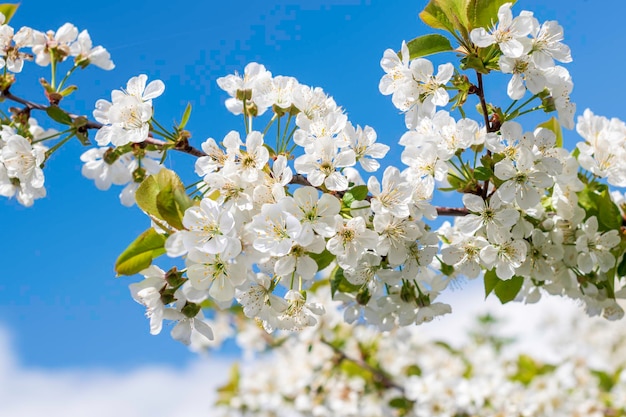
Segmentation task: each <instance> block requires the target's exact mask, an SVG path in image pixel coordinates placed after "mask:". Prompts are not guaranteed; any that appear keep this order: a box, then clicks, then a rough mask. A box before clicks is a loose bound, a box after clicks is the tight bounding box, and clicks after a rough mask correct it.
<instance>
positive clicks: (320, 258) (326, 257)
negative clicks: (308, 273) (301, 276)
mask: <svg viewBox="0 0 626 417" xmlns="http://www.w3.org/2000/svg"><path fill="white" fill-rule="evenodd" d="M309 256H310V257H311V258H313V260H314V261H315V263H317V270H318V271H321V270H322V269H324V268H326V267H327V266H328V265H330V264H331V262H332V261H334V260H335V255H333V254H332V253H330V252H328V250H327V249H324V251H322V253H310V252H309Z"/></svg>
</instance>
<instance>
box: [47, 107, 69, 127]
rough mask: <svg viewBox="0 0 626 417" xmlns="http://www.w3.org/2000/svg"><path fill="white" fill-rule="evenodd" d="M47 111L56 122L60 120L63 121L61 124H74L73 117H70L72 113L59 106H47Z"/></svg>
mask: <svg viewBox="0 0 626 417" xmlns="http://www.w3.org/2000/svg"><path fill="white" fill-rule="evenodd" d="M46 113H47V114H48V116H50V118H51V119H52V120H54V121H55V122H58V123H61V124H64V125H71V124H72V118H71V117H70V115H69V114H67V113H65V111H63V110H62V109H60V108H59V107H57V106H50V107H47V108H46Z"/></svg>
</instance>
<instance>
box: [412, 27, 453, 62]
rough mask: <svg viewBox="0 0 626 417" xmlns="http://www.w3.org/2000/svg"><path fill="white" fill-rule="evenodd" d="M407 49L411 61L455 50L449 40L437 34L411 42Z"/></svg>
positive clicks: (420, 37)
mask: <svg viewBox="0 0 626 417" xmlns="http://www.w3.org/2000/svg"><path fill="white" fill-rule="evenodd" d="M407 47H408V48H409V54H410V58H411V59H415V58H419V57H422V56H427V55H432V54H436V53H439V52H447V51H452V50H453V49H452V45H451V44H450V41H449V40H448V38H446V37H445V36H442V35H438V34H436V33H432V34H430V35H424V36H419V37H417V38H415V39H413V40H411V41H409V42H408V43H407Z"/></svg>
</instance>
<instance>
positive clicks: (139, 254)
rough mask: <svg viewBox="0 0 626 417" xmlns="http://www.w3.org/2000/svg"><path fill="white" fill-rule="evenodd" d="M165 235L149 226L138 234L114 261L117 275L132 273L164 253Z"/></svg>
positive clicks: (142, 268)
mask: <svg viewBox="0 0 626 417" xmlns="http://www.w3.org/2000/svg"><path fill="white" fill-rule="evenodd" d="M165 239H166V238H165V236H164V235H162V234H159V233H157V232H156V230H154V229H152V228H150V229H148V230H146V231H145V232H143V233H142V234H140V235H139V237H138V238H137V239H135V240H134V241H133V243H131V244H130V245H129V246H128V247H127V248H126V250H124V252H122V254H121V255H120V256H119V257H118V258H117V261H115V272H117V274H118V275H134V274H136V273H138V272H140V271H143V270H144V269H146V268H147V267H149V266H150V264H152V260H153V259H154V258H156V257H159V256H161V255H163V254H164V253H165V247H164V246H165Z"/></svg>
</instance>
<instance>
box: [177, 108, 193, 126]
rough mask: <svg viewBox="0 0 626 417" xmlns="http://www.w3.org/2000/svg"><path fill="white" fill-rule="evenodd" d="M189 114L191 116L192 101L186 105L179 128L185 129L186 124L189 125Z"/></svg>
mask: <svg viewBox="0 0 626 417" xmlns="http://www.w3.org/2000/svg"><path fill="white" fill-rule="evenodd" d="M189 116H191V103H187V107H185V112H184V113H183V118H182V120H181V121H180V125H178V128H179V129H180V130H183V129H184V128H185V126H187V122H188V121H189Z"/></svg>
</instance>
